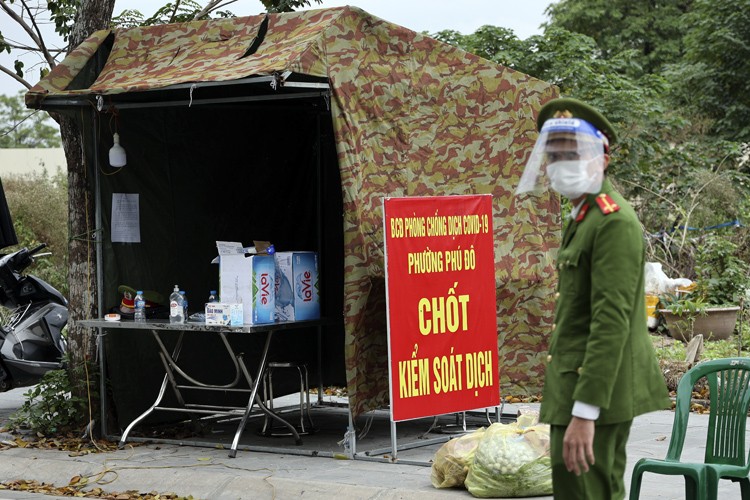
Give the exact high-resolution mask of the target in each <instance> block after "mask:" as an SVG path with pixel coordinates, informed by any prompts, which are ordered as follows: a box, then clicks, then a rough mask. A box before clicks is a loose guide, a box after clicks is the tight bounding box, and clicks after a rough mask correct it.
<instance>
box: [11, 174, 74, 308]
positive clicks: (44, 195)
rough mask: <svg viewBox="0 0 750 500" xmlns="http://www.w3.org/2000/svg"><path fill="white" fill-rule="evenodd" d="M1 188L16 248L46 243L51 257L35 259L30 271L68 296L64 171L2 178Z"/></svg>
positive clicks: (66, 188)
mask: <svg viewBox="0 0 750 500" xmlns="http://www.w3.org/2000/svg"><path fill="white" fill-rule="evenodd" d="M3 188H4V189H5V196H6V198H7V200H8V208H9V209H10V213H11V216H12V217H13V226H14V228H15V230H16V235H17V236H18V242H19V245H18V247H10V248H7V249H4V251H5V252H12V251H14V250H16V249H17V248H19V247H28V248H30V247H33V246H36V245H38V244H39V243H46V244H47V250H48V251H50V252H52V255H51V256H47V257H42V258H39V259H37V260H36V261H35V263H34V265H33V267H32V268H31V269H29V272H31V273H33V274H34V275H36V276H39V277H40V278H42V279H43V280H45V281H47V282H48V283H49V284H51V285H52V286H53V287H55V288H57V289H58V290H59V291H60V293H62V294H63V295H64V296H68V279H67V269H68V180H67V177H66V175H65V174H64V173H63V172H60V171H58V172H57V173H56V174H55V175H53V176H50V175H49V174H48V173H47V172H46V171H45V172H43V173H35V174H30V175H23V176H19V175H9V176H6V177H3Z"/></svg>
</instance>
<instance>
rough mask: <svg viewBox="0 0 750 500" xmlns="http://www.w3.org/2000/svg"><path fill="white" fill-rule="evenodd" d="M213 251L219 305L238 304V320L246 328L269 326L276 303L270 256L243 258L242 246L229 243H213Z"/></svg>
mask: <svg viewBox="0 0 750 500" xmlns="http://www.w3.org/2000/svg"><path fill="white" fill-rule="evenodd" d="M216 247H217V248H218V250H219V259H218V262H219V296H220V297H221V301H222V302H223V303H239V304H242V320H243V322H244V324H246V325H257V324H263V323H273V322H274V321H275V314H274V309H275V308H274V305H275V303H276V300H275V295H274V282H275V279H276V278H275V276H276V269H275V264H274V258H273V256H271V255H250V256H246V253H245V250H246V249H245V248H244V247H243V246H242V244H241V243H238V242H233V241H217V242H216Z"/></svg>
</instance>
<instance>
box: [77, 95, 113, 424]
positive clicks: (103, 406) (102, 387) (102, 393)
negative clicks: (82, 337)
mask: <svg viewBox="0 0 750 500" xmlns="http://www.w3.org/2000/svg"><path fill="white" fill-rule="evenodd" d="M81 126H82V127H83V123H81ZM98 130H99V115H98V112H97V111H96V110H94V109H91V136H92V141H93V145H94V150H93V159H92V166H93V170H94V231H92V232H91V235H92V237H93V239H94V241H95V245H96V250H95V252H96V312H97V316H98V317H100V318H101V317H103V314H102V310H103V307H102V289H103V288H104V283H103V280H104V277H103V276H102V235H101V233H100V232H99V231H98V228H101V227H102V222H101V221H102V203H101V192H100V188H101V184H100V178H99V141H98V135H99V134H98V133H97V132H98ZM81 136H83V134H81ZM81 148H82V151H81V152H82V154H83V157H84V169H85V170H88V169H89V165H88V162H86V161H85V158H86V149H85V147H84V146H83V145H81ZM89 173H90V170H89V171H88V172H87V175H88V174H89ZM96 344H97V349H98V355H99V409H100V412H101V413H100V415H99V419H100V421H101V425H100V427H101V435H102V436H107V435H108V433H107V392H106V391H107V387H106V383H105V382H106V378H105V374H106V372H107V367H106V359H105V353H104V337H102V330H101V329H97V337H96Z"/></svg>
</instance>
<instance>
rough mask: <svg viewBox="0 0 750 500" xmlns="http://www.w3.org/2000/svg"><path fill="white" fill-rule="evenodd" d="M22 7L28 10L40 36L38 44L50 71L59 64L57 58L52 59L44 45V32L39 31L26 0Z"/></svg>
mask: <svg viewBox="0 0 750 500" xmlns="http://www.w3.org/2000/svg"><path fill="white" fill-rule="evenodd" d="M21 5H23V8H24V9H26V12H27V13H28V14H29V19H30V20H31V26H32V27H33V28H34V31H36V34H37V36H38V40H39V41H38V42H37V44H38V45H39V49H40V50H41V51H42V55H43V56H44V59H45V60H46V61H47V64H49V67H50V69H52V68H54V67H55V65H56V64H57V62H56V61H55V58H54V57H52V54H50V52H49V50H47V45H46V44H45V43H44V37H42V32H41V31H39V26H37V24H36V18H35V17H34V14H32V13H31V9H30V8H29V6H28V4H27V3H26V1H25V0H21Z"/></svg>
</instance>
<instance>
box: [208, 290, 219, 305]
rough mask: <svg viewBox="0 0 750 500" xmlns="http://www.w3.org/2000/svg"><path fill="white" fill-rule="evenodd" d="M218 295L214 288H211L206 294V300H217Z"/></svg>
mask: <svg viewBox="0 0 750 500" xmlns="http://www.w3.org/2000/svg"><path fill="white" fill-rule="evenodd" d="M218 301H219V296H218V295H216V290H211V293H209V294H208V302H209V303H210V302H218Z"/></svg>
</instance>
